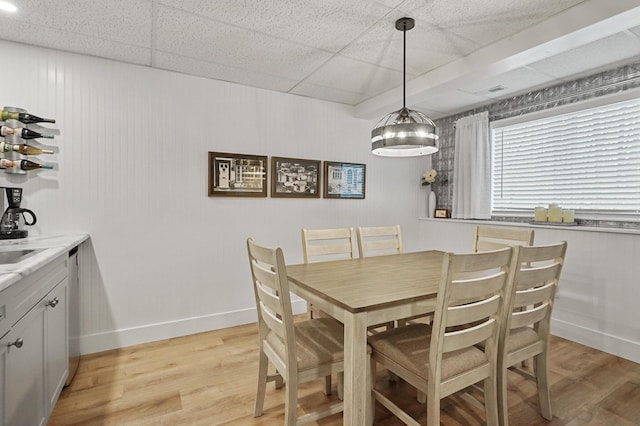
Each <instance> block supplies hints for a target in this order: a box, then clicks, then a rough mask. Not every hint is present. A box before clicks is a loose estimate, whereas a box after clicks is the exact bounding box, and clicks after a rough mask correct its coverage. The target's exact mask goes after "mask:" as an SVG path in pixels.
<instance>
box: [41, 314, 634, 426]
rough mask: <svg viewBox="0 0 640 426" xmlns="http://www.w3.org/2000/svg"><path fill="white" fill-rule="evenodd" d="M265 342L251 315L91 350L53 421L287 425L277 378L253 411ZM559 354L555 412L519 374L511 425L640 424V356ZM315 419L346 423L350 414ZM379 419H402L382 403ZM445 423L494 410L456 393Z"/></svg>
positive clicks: (401, 387)
mask: <svg viewBox="0 0 640 426" xmlns="http://www.w3.org/2000/svg"><path fill="white" fill-rule="evenodd" d="M257 343H258V338H257V327H256V325H255V324H251V325H244V326H239V327H233V328H228V329H224V330H216V331H211V332H207V333H201V334H196V335H192V336H185V337H180V338H175V339H170V340H164V341H160V342H154V343H149V344H144V345H138V346H132V347H128V348H122V349H116V350H112V351H107V352H101V353H97V354H91V355H86V356H83V357H82V360H81V363H80V368H79V369H78V372H77V374H76V377H75V379H74V381H73V383H72V384H71V385H70V386H69V387H67V388H65V389H64V390H63V392H62V394H61V396H60V399H59V400H58V403H57V405H56V407H55V409H54V412H53V414H52V416H51V419H50V421H49V423H48V424H49V426H63V425H65V426H66V425H101V426H106V425H119V426H120V425H136V426H140V425H142V426H144V425H154V426H157V425H172V426H173V425H189V426H191V425H203V426H204V425H206V426H212V425H282V424H283V420H284V414H283V413H284V390H283V389H280V390H275V389H274V387H273V383H270V384H269V386H268V388H267V397H266V400H265V412H264V415H263V416H262V417H260V418H254V417H253V415H252V414H253V404H254V398H255V386H256V377H257V361H258V356H257V355H258V345H257ZM551 360H552V375H551V382H552V384H553V385H552V398H553V401H552V402H553V414H554V418H553V421H551V422H547V421H546V420H544V419H543V418H542V417H540V415H539V414H538V402H537V394H536V388H535V384H534V383H532V382H530V381H527V380H525V379H523V378H522V377H520V376H519V375H517V374H511V375H510V378H509V406H510V410H509V418H510V422H511V425H513V426H519V425H523V426H525V425H526V426H535V425H566V426H585V425H587V426H588V425H603V426H604V425H607V426H610V425H616V426H629V425H640V364H636V363H633V362H630V361H627V360H624V359H621V358H618V357H615V356H613V355H609V354H606V353H603V352H600V351H597V350H595V349H591V348H588V347H586V346H582V345H579V344H577V343H573V342H570V341H567V340H564V339H561V338H556V337H554V338H553V340H552V355H551ZM335 382H336V381H335V380H334V388H335ZM376 383H377V386H378V387H380V388H382V389H384V391H385V392H386V393H387V394H389V395H392V397H393V399H394V400H396V401H399V403H401V404H402V405H403V406H404V407H403V408H405V409H407V410H409V411H410V412H411V413H412V414H413V415H414V416H415V417H416V418H418V419H421V421H422V422H423V423H425V424H426V411H425V408H424V406H423V405H420V404H418V403H417V402H416V398H415V390H414V389H412V388H411V386H409V385H407V384H406V383H404V382H402V381H400V382H389V381H388V380H387V376H386V374H385V372H384V371H379V372H378V376H377V378H376ZM322 387H323V381H321V380H319V381H314V382H310V383H307V384H304V385H302V386H301V388H300V395H299V405H298V413H299V414H300V413H303V412H304V411H305V410H309V409H313V408H315V407H317V406H319V405H322V404H326V403H327V402H328V401H331V400H334V399H335V398H336V397H337V396H336V395H337V392H334V395H332V396H325V395H324V394H323V393H322ZM315 424H318V425H332V426H333V425H341V424H342V414H337V415H334V416H332V417H329V418H326V419H323V420H321V421H320V422H318V423H315ZM375 424H376V425H387V426H391V425H400V424H401V423H400V422H399V421H398V420H397V419H396V418H395V417H394V416H392V415H391V414H390V413H389V412H387V411H386V410H385V409H384V408H383V407H381V406H380V405H379V404H377V405H376V412H375ZM442 424H444V425H447V426H449V425H465V426H473V425H483V424H484V413H483V412H482V411H481V410H478V409H477V408H475V407H473V406H471V405H470V404H468V403H467V402H466V401H464V400H463V399H462V398H460V397H459V396H456V395H454V396H452V397H449V398H446V399H444V400H443V402H442Z"/></svg>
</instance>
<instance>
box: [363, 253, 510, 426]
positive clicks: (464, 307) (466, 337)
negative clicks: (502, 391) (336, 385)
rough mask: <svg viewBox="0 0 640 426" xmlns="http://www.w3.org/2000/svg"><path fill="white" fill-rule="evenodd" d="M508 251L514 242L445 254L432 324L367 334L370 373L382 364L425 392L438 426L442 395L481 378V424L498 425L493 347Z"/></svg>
mask: <svg viewBox="0 0 640 426" xmlns="http://www.w3.org/2000/svg"><path fill="white" fill-rule="evenodd" d="M512 254H513V249H512V248H511V247H507V248H503V249H500V250H496V251H490V252H483V253H473V254H453V253H446V254H445V256H444V259H443V265H442V274H441V278H440V286H439V288H438V295H437V301H436V309H435V312H434V320H433V325H432V326H431V327H429V326H427V325H426V324H410V325H407V326H406V327H399V328H394V329H392V330H388V331H384V332H382V333H378V334H376V335H374V336H370V337H369V345H370V346H371V347H372V349H373V350H372V354H371V357H372V361H371V362H372V370H374V371H375V366H376V364H380V365H382V366H383V367H386V368H387V369H388V370H390V371H391V372H393V373H395V374H396V375H398V376H400V377H401V378H403V379H404V380H405V381H407V382H408V383H409V384H411V385H412V386H414V387H416V388H417V389H418V391H419V392H424V393H426V396H427V407H426V410H427V425H428V426H436V425H439V424H440V400H441V399H442V398H444V397H446V396H449V395H451V394H453V393H455V392H457V391H460V390H462V389H465V388H467V387H469V386H471V385H473V384H476V383H479V382H483V384H484V386H483V387H484V408H485V415H486V422H487V424H488V425H492V426H493V425H496V424H497V423H498V394H497V386H496V383H497V382H496V381H497V359H498V356H497V355H498V354H497V350H498V338H499V333H500V330H501V321H502V318H503V317H504V306H503V305H504V304H505V303H506V302H505V297H506V294H507V293H508V292H509V287H510V286H511V285H512V284H513V281H512V274H511V260H512ZM479 344H481V345H482V346H481V347H479V346H478V345H479ZM372 392H373V396H374V398H375V401H378V402H380V403H382V405H384V406H385V407H386V408H387V409H388V410H389V411H391V412H392V413H393V414H394V415H396V416H397V417H398V418H399V419H400V420H402V421H403V422H404V423H405V424H408V425H415V426H417V425H419V423H418V422H417V421H416V420H415V419H413V418H412V417H411V416H410V415H409V414H407V413H406V412H404V411H402V409H401V408H400V407H398V406H397V405H396V404H395V403H394V402H393V401H392V400H391V398H389V397H387V396H385V395H383V394H382V393H381V392H379V391H377V390H376V389H375V386H374V388H373V389H372Z"/></svg>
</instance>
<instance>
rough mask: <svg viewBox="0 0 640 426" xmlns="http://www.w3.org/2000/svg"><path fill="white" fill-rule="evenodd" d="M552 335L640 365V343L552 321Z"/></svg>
mask: <svg viewBox="0 0 640 426" xmlns="http://www.w3.org/2000/svg"><path fill="white" fill-rule="evenodd" d="M551 334H553V335H554V336H558V337H562V338H564V339H567V340H571V341H574V342H578V343H580V344H582V345H586V346H589V347H592V348H594V349H598V350H600V351H603V352H607V353H609V354H612V355H616V356H619V357H620V358H625V359H628V360H629V361H633V362H637V363H640V342H634V341H632V340H628V339H624V338H622V337H618V336H612V335H610V334H604V333H602V332H601V331H598V330H592V329H589V328H585V327H582V326H579V325H576V324H572V323H568V322H565V321H559V320H555V319H553V318H552V319H551Z"/></svg>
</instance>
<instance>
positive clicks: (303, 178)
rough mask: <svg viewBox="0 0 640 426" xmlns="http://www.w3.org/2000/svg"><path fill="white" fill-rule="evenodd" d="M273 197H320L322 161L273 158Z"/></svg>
mask: <svg viewBox="0 0 640 426" xmlns="http://www.w3.org/2000/svg"><path fill="white" fill-rule="evenodd" d="M271 196H272V197H298V198H319V197H320V161H318V160H302V159H299V158H284V157H271Z"/></svg>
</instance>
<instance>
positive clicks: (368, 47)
mask: <svg viewBox="0 0 640 426" xmlns="http://www.w3.org/2000/svg"><path fill="white" fill-rule="evenodd" d="M404 15H405V14H404V12H400V11H396V12H394V13H392V14H389V15H388V16H387V17H385V18H384V20H383V21H382V22H381V23H380V24H379V25H376V27H375V28H371V29H370V30H369V31H367V32H366V33H365V34H363V36H362V37H360V38H358V39H357V40H356V41H354V42H353V43H352V44H350V45H349V46H347V47H346V48H345V49H344V50H343V51H342V52H340V54H341V55H344V56H348V57H350V58H354V59H358V60H360V61H364V62H368V63H370V64H375V65H380V66H383V67H386V68H389V69H393V70H398V71H402V65H403V34H402V31H398V30H397V29H396V28H395V22H396V20H398V19H400V18H402V17H403V16H404ZM406 36H407V37H406V38H407V75H409V76H417V75H420V74H423V73H425V72H427V71H429V70H432V69H434V68H437V67H439V66H441V65H444V64H447V63H449V62H451V61H453V60H455V59H457V58H458V57H460V56H464V55H466V54H468V53H470V52H472V51H474V50H476V49H478V48H479V47H480V45H478V44H477V43H475V42H473V41H470V40H466V39H464V38H461V37H459V36H458V35H456V34H453V33H449V32H446V31H444V30H442V29H439V28H436V27H434V26H432V25H430V24H428V23H426V22H423V21H416V26H415V27H414V28H413V29H411V30H409V31H407V34H406Z"/></svg>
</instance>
